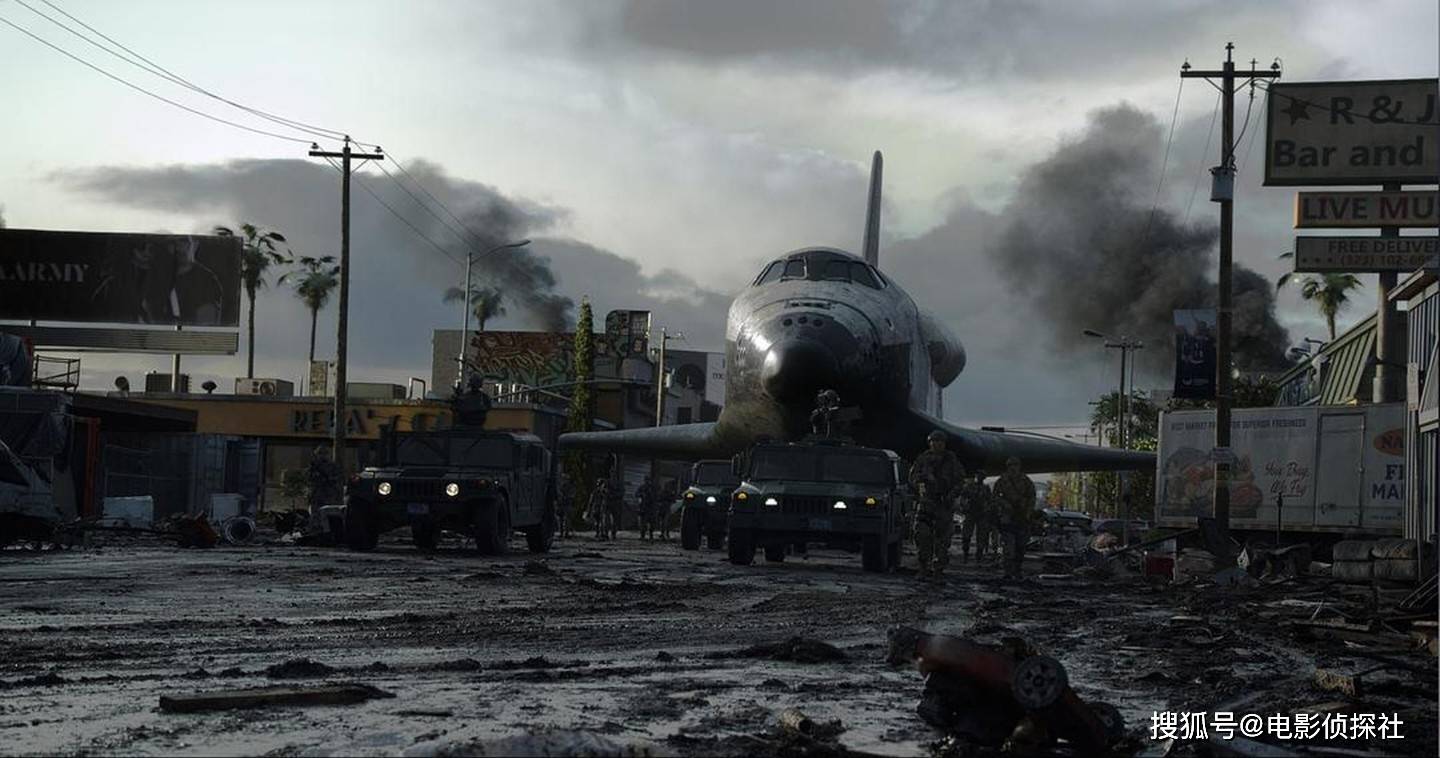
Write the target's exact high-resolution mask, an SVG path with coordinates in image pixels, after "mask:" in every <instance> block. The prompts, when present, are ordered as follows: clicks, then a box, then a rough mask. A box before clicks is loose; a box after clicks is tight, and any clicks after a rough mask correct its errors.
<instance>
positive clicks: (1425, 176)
mask: <svg viewBox="0 0 1440 758" xmlns="http://www.w3.org/2000/svg"><path fill="white" fill-rule="evenodd" d="M1267 102H1268V103H1269V105H1268V107H1267V109H1266V111H1267V112H1266V135H1265V184H1266V185H1269V186H1279V185H1301V186H1303V185H1327V184H1386V183H1397V184H1434V183H1435V182H1436V177H1437V174H1440V170H1437V167H1440V145H1437V144H1436V142H1437V140H1436V126H1437V124H1440V120H1437V113H1436V111H1437V102H1436V80H1434V79H1397V80H1388V81H1356V82H1303V83H1291V84H1281V83H1278V82H1277V83H1274V84H1271V85H1270V96H1269V99H1268V101H1267Z"/></svg>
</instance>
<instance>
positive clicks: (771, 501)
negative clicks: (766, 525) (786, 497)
mask: <svg viewBox="0 0 1440 758" xmlns="http://www.w3.org/2000/svg"><path fill="white" fill-rule="evenodd" d="M765 504H766V505H772V506H773V505H779V504H780V501H779V500H776V499H775V498H773V497H767V498H765Z"/></svg>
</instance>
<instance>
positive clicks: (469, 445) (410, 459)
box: [395, 435, 515, 468]
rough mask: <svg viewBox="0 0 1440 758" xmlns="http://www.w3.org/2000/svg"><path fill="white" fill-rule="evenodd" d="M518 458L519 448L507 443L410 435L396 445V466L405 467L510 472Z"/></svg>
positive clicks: (494, 440) (504, 441)
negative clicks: (484, 467) (450, 467)
mask: <svg viewBox="0 0 1440 758" xmlns="http://www.w3.org/2000/svg"><path fill="white" fill-rule="evenodd" d="M514 458H515V445H514V444H513V443H512V442H511V441H510V440H506V439H466V438H464V437H450V436H448V435H435V436H429V435H406V436H404V437H402V438H401V439H400V440H399V441H398V442H397V443H396V445H395V462H396V463H397V464H398V465H401V466H487V467H495V468H509V467H510V466H511V465H512V464H513V462H514Z"/></svg>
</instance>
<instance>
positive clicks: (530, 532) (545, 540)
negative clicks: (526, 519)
mask: <svg viewBox="0 0 1440 758" xmlns="http://www.w3.org/2000/svg"><path fill="white" fill-rule="evenodd" d="M554 542H555V514H554V513H553V512H551V513H549V514H546V516H545V518H543V519H541V521H540V523H539V524H536V525H535V526H532V527H530V528H529V529H526V530H525V545H526V547H528V548H530V552H532V553H548V552H550V545H552V544H553V543H554Z"/></svg>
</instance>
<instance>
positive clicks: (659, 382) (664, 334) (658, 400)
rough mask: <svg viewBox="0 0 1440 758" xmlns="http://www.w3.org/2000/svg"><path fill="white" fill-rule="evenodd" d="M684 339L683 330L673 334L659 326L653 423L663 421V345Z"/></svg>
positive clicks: (662, 422)
mask: <svg viewBox="0 0 1440 758" xmlns="http://www.w3.org/2000/svg"><path fill="white" fill-rule="evenodd" d="M683 339H685V333H684V332H676V333H674V334H671V333H669V332H668V331H666V330H665V327H663V326H662V327H660V358H659V362H657V363H656V364H655V425H656V426H661V425H663V424H664V423H665V345H666V344H667V343H668V342H670V340H683Z"/></svg>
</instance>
